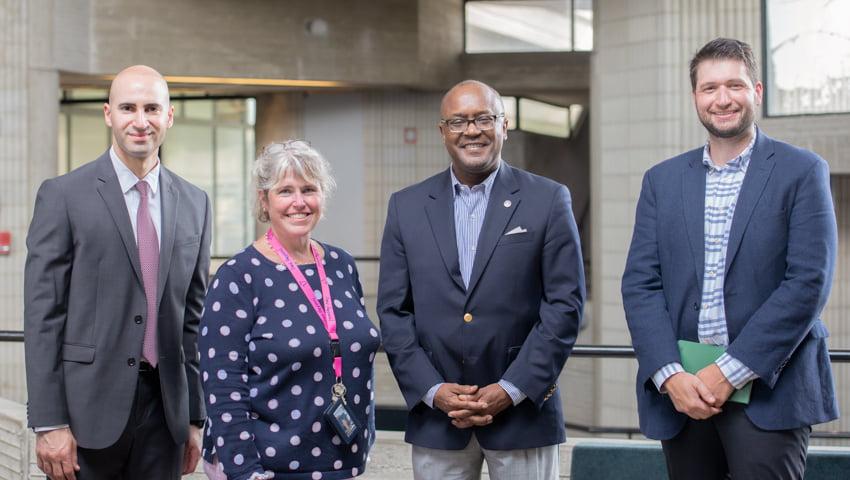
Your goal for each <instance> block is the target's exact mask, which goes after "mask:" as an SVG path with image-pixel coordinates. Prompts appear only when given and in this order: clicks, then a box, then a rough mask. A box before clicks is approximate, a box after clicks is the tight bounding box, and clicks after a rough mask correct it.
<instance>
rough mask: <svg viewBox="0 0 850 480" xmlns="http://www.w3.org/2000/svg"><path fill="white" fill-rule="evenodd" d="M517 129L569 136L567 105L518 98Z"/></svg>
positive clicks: (568, 111) (562, 136) (563, 136)
mask: <svg viewBox="0 0 850 480" xmlns="http://www.w3.org/2000/svg"><path fill="white" fill-rule="evenodd" d="M519 129H520V130H522V131H526V132H533V133H539V134H541V135H550V136H553V137H561V138H569V136H570V110H569V109H568V108H567V107H560V106H557V105H551V104H549V103H543V102H538V101H537V100H532V99H530V98H520V99H519Z"/></svg>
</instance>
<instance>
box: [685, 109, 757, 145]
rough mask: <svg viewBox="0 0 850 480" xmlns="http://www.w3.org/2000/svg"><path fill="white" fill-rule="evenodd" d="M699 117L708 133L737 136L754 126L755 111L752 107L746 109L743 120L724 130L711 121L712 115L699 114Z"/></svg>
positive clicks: (714, 135) (726, 136)
mask: <svg viewBox="0 0 850 480" xmlns="http://www.w3.org/2000/svg"><path fill="white" fill-rule="evenodd" d="M698 117H699V121H700V123H702V126H703V127H705V129H706V130H708V133H709V134H710V135H711V136H713V137H717V138H735V137H739V136H741V134H743V133H744V132H746V131H747V130H749V129H750V127H752V126H753V118H754V117H755V115H753V111H752V110H751V109H745V110H743V112H742V114H741V121H740V122H738V124H737V125H733V126H731V127H728V128H726V129H723V130H721V129H719V128H717V127H715V126H714V124H712V123H711V120H710V117H709V118H705V117H703V116H702V115H698Z"/></svg>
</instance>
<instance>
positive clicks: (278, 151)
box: [253, 140, 336, 223]
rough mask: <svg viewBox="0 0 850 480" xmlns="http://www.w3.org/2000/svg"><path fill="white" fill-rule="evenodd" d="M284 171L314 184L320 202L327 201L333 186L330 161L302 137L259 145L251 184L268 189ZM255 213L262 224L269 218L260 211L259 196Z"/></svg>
mask: <svg viewBox="0 0 850 480" xmlns="http://www.w3.org/2000/svg"><path fill="white" fill-rule="evenodd" d="M287 172H292V173H293V174H294V175H295V176H298V177H301V178H303V179H304V180H306V181H308V182H311V183H314V184H316V186H317V187H319V191H320V193H321V194H322V200H323V201H327V199H328V198H330V196H331V194H332V193H333V191H334V189H336V181H335V180H334V178H333V176H332V175H331V166H330V164H329V163H328V161H327V160H325V157H323V156H322V154H321V153H319V152H318V151H317V150H316V149H315V148H313V147H312V146H310V143H309V142H306V141H304V140H287V141H285V142H272V143H270V144H268V145H266V146H265V147H263V149H262V150H261V151H260V154H259V155H257V160H256V161H255V162H254V169H253V175H254V185H255V186H256V187H257V190H262V191H264V192H268V191H269V190H271V188H272V187H274V186H275V185H276V184H277V182H279V181H280V179H281V178H283V177H284V176H285V175H286V173H287ZM256 213H257V220H259V221H261V222H263V223H265V222H268V221H269V213H268V212H266V211H264V210H263V206H262V204H261V203H260V202H259V199H258V201H257V212H256Z"/></svg>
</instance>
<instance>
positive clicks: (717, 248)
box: [652, 137, 758, 388]
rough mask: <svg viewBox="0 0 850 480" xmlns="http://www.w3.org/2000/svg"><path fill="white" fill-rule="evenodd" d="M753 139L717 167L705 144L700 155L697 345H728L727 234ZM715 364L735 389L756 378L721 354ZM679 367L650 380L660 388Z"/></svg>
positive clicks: (661, 371)
mask: <svg viewBox="0 0 850 480" xmlns="http://www.w3.org/2000/svg"><path fill="white" fill-rule="evenodd" d="M755 140H756V139H755V137H753V139H752V141H751V142H750V144H749V145H747V148H745V149H744V151H743V152H741V154H740V155H738V156H737V157H735V158H734V159H732V160H731V161H730V162H729V163H727V164H726V165H724V166H717V165H716V164H715V163H714V162H713V161H712V160H711V156H710V154H709V147H708V144H706V145H705V148H704V149H703V153H702V163H703V164H704V165H705V166H706V174H705V175H706V178H705V216H704V224H703V225H704V230H705V234H704V238H705V248H704V251H705V269H704V271H703V285H702V304H701V308H700V313H699V323H698V325H697V334H698V336H699V341H700V343H708V344H712V345H723V346H726V345H729V332H728V330H727V326H726V305H725V303H724V297H723V287H724V282H725V276H726V248H727V246H728V244H729V232H730V230H731V228H732V218H733V217H734V215H735V205H736V203H737V201H738V194H739V193H740V191H741V185H743V183H744V177H745V176H746V174H747V168H748V167H749V164H750V157H751V156H752V152H753V145H754V144H755ZM715 363H716V364H717V366H718V367H720V371H721V372H723V375H724V376H725V377H726V379H727V380H729V383H731V384H732V386H734V387H735V388H741V387H743V386H744V385H746V384H747V383H748V382H749V381H751V380H754V379H756V378H758V375H756V374H755V373H754V372H753V371H752V370H750V369H749V368H747V366H746V365H744V364H743V363H741V362H740V361H739V360H737V359H735V358H734V357H732V356H731V355H728V354H726V353H724V354H723V355H721V356H720V358H718V359H717V360H716V361H715ZM683 370H684V369H683V368H682V366H681V364H679V363H677V362H674V363H669V364H667V365H665V366H663V367H662V368H661V369H659V370H658V371H657V372H656V373H655V375H653V377H652V380H653V382H655V385H656V387H659V388H660V387H661V385H663V383H664V381H666V380H667V379H668V378H670V376H672V375H673V374H674V373H678V372H681V371H683Z"/></svg>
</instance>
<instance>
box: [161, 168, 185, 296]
mask: <svg viewBox="0 0 850 480" xmlns="http://www.w3.org/2000/svg"><path fill="white" fill-rule="evenodd" d="M159 183H160V185H159V186H160V195H162V198H161V202H162V209H161V212H162V219H161V222H160V223H161V225H162V227H161V228H162V232H160V241H159V245H160V247H159V280H158V281H157V290H156V301H157V309H158V308H159V302H160V301H161V300H162V294H163V292H164V291H165V284H166V280H168V272H169V271H170V270H171V252H172V251H173V250H174V235H175V231H176V229H177V212H178V210H179V206H180V191H179V190H178V189H177V188H175V186H174V181H173V180H172V178H171V174H170V173H169V172H168V170H166V169H165V168H160V170H159Z"/></svg>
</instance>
